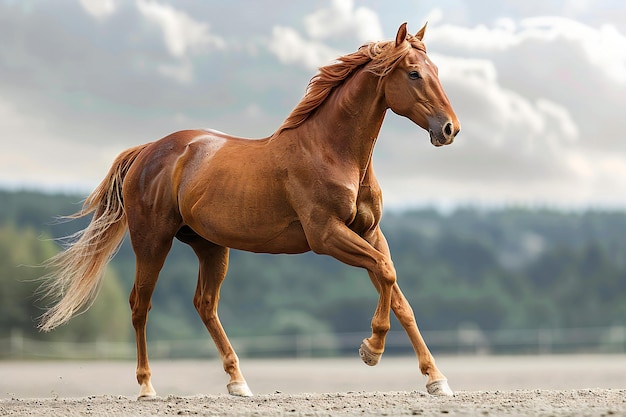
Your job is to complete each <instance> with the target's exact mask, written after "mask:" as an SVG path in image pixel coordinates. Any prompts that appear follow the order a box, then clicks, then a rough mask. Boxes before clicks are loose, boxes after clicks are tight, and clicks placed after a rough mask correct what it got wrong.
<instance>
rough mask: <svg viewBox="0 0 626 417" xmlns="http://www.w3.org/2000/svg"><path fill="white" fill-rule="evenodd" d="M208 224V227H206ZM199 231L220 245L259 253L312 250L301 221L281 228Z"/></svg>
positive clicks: (208, 228) (251, 226)
mask: <svg viewBox="0 0 626 417" xmlns="http://www.w3.org/2000/svg"><path fill="white" fill-rule="evenodd" d="M206 226H208V227H206ZM206 226H205V227H203V228H202V229H204V230H202V231H200V232H198V231H197V233H199V234H200V235H201V236H203V237H204V238H205V239H207V240H209V241H211V242H213V243H216V244H218V245H220V246H226V247H229V248H233V249H238V250H243V251H248V252H257V253H292V254H293V253H303V252H308V251H309V250H311V248H310V247H309V243H308V241H307V239H306V236H305V234H304V230H303V229H302V225H301V224H300V222H299V221H293V222H291V223H288V224H287V225H286V226H282V227H279V228H272V227H268V226H269V225H267V224H265V225H258V227H254V226H255V225H247V227H236V228H230V227H226V228H225V227H223V226H222V227H215V228H213V227H211V226H210V225H206Z"/></svg>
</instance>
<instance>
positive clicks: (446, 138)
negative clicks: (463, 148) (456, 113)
mask: <svg viewBox="0 0 626 417" xmlns="http://www.w3.org/2000/svg"><path fill="white" fill-rule="evenodd" d="M460 131H461V127H460V126H458V124H457V125H456V126H455V125H454V124H453V123H452V122H446V123H445V124H444V125H443V126H442V127H441V130H439V129H437V130H433V129H428V133H429V134H430V143H432V144H433V145H435V146H443V145H450V144H451V143H452V142H454V138H455V137H456V135H457V134H458V133H459V132H460Z"/></svg>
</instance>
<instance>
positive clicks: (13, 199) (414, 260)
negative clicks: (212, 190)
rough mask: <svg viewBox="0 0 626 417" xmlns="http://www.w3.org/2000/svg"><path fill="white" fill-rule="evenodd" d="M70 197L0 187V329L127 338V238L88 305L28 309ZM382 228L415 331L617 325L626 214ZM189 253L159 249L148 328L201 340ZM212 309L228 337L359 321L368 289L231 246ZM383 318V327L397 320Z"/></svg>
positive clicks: (486, 217)
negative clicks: (52, 321)
mask: <svg viewBox="0 0 626 417" xmlns="http://www.w3.org/2000/svg"><path fill="white" fill-rule="evenodd" d="M82 198H83V197H80V196H75V195H63V194H54V195H52V194H44V193H37V192H25V191H20V192H17V191H16V192H13V191H0V339H2V338H3V337H7V336H8V335H10V334H11V333H12V332H15V331H19V332H21V334H24V335H26V336H28V337H31V338H39V339H46V340H64V341H65V340H67V341H93V340H98V339H100V340H101V339H103V338H104V339H106V340H110V341H127V340H132V339H133V336H132V335H133V333H132V326H131V323H130V311H129V307H128V294H129V293H130V288H131V286H132V282H133V279H134V255H133V253H132V249H131V248H130V245H129V242H128V239H126V240H125V242H124V244H123V245H122V247H121V249H120V251H119V253H118V254H117V255H116V257H115V258H114V260H113V261H112V262H111V264H110V266H109V267H108V269H107V272H106V274H107V275H106V278H105V281H104V284H103V287H102V289H101V293H100V295H99V297H98V299H97V300H96V303H95V304H94V306H93V307H92V308H91V309H90V310H89V311H88V312H86V313H85V314H82V315H80V316H78V317H76V318H74V319H73V320H72V321H71V322H70V323H69V324H68V325H66V326H63V327H61V328H59V329H58V330H55V331H53V332H52V333H50V334H42V333H39V332H38V331H37V329H36V318H37V317H38V316H39V315H40V314H42V313H43V311H44V310H43V309H44V308H45V306H46V300H39V297H38V295H37V287H38V285H39V281H38V278H39V277H41V276H42V275H44V274H45V273H46V271H45V269H44V268H42V267H41V266H40V265H41V264H42V262H43V261H44V260H45V259H47V258H49V257H50V256H52V255H54V254H55V253H57V252H58V251H59V250H61V246H60V244H59V242H58V240H57V239H59V238H62V237H64V236H70V235H71V234H73V233H75V232H76V231H78V230H80V229H82V228H83V227H84V226H85V225H86V221H87V220H84V219H83V220H74V221H63V220H59V219H58V218H57V216H59V215H69V214H72V213H74V212H75V211H77V210H78V209H79V208H80V204H81V200H82ZM382 228H383V231H384V232H385V235H386V236H387V239H388V241H389V246H390V248H391V252H392V257H393V261H394V265H395V267H396V270H397V272H398V283H399V284H400V286H401V288H402V289H403V292H404V293H405V295H406V297H407V299H408V300H409V301H410V303H411V305H412V307H413V309H414V311H415V315H416V318H417V321H418V324H419V325H420V328H421V329H423V330H450V329H457V328H459V326H462V325H466V324H471V325H472V326H476V327H477V328H479V329H483V330H498V329H528V328H531V329H537V328H546V329H551V328H558V327H587V326H611V325H620V326H623V325H626V298H625V295H626V238H625V236H626V211H604V210H588V211H577V212H565V211H559V210H551V209H528V208H522V207H517V208H516V207H509V208H502V209H481V208H476V207H466V208H458V209H456V210H453V211H451V212H446V213H444V212H441V211H438V210H435V209H429V208H420V209H411V210H407V211H395V212H388V213H386V214H385V216H384V217H383V221H382ZM196 277H197V260H196V258H195V255H194V254H193V252H192V251H191V250H190V248H188V247H186V246H185V245H184V244H182V243H179V242H178V243H177V244H175V245H174V247H173V248H172V252H171V253H170V256H169V257H168V259H167V261H166V264H165V266H164V268H163V271H162V273H161V276H160V278H159V282H158V285H157V288H156V290H155V293H154V297H153V308H152V310H151V313H150V318H149V323H148V337H149V339H160V340H163V339H172V340H176V339H181V338H202V337H208V335H207V332H206V329H205V328H204V325H203V324H202V322H201V321H200V319H199V317H198V315H197V313H196V311H195V309H194V307H193V305H192V299H193V294H194V291H195V285H196ZM221 295H222V296H221V301H220V308H219V314H220V318H221V320H222V323H223V325H224V327H225V329H226V331H227V333H228V334H229V335H230V336H257V335H297V334H316V333H322V332H323V333H330V334H333V333H341V332H363V334H364V335H365V334H367V332H368V331H369V327H370V320H371V317H372V314H373V312H374V309H375V306H376V300H377V294H376V292H375V290H374V287H373V286H372V284H371V282H370V280H369V278H368V276H367V273H366V272H365V271H363V270H359V269H356V268H352V267H348V266H345V265H343V264H341V263H339V262H338V261H336V260H334V259H332V258H329V257H325V256H318V255H314V254H311V253H308V254H303V255H262V254H251V253H244V252H239V251H231V257H230V268H229V273H228V276H227V278H226V280H225V282H224V285H223V287H222V293H221ZM400 328H401V327H400V325H399V324H398V323H397V322H395V321H393V322H392V329H400Z"/></svg>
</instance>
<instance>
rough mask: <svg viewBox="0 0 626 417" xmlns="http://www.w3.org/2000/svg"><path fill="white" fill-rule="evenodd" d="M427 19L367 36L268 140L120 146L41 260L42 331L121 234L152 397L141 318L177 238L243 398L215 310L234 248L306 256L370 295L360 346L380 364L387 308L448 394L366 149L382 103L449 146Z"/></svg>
mask: <svg viewBox="0 0 626 417" xmlns="http://www.w3.org/2000/svg"><path fill="white" fill-rule="evenodd" d="M425 31H426V25H424V26H423V27H422V28H421V29H420V30H419V31H418V32H417V33H416V34H415V35H411V34H409V33H408V32H407V24H406V23H403V24H402V25H401V26H400V27H399V29H398V32H397V35H396V37H395V39H393V40H387V41H379V42H370V43H367V44H365V45H363V46H362V47H360V48H359V49H358V50H357V51H356V52H353V53H350V54H347V55H345V56H341V57H340V58H338V60H336V61H334V62H332V63H330V64H329V65H327V66H323V67H321V68H320V69H319V71H318V72H317V74H316V75H314V76H313V78H311V80H310V82H309V84H308V86H307V89H306V92H305V95H304V97H303V98H302V100H301V101H300V102H299V103H298V104H297V106H296V107H295V108H294V109H293V110H292V112H291V113H290V114H289V115H288V117H287V119H285V121H284V122H283V124H282V125H281V126H280V127H279V128H278V129H277V130H276V131H275V132H274V133H273V134H272V135H271V136H269V137H266V138H263V139H246V138H241V137H234V136H230V135H227V134H225V133H221V132H218V131H214V130H184V131H179V132H175V133H172V134H170V135H169V136H166V137H164V138H162V139H160V140H157V141H154V142H149V143H146V144H143V145H139V146H136V147H133V148H130V149H127V150H125V151H123V152H122V153H121V154H120V155H119V156H118V157H117V158H116V159H115V161H114V163H113V165H112V166H111V168H110V170H109V172H108V174H107V176H106V177H105V178H104V180H103V181H102V182H101V183H100V184H99V185H98V186H97V188H96V189H95V190H94V191H93V192H92V193H91V194H90V195H89V196H88V197H87V198H86V200H85V201H84V204H83V206H82V208H81V210H80V211H79V212H78V213H76V214H74V215H73V216H71V217H83V216H86V215H88V214H92V213H93V214H92V218H91V221H90V223H89V224H88V225H87V226H86V227H85V229H84V230H82V231H80V232H79V233H78V234H77V236H76V237H75V239H74V240H73V242H72V243H70V245H69V246H67V247H66V248H65V250H64V251H61V252H60V253H59V254H57V255H56V256H55V257H53V258H52V259H51V260H50V265H49V266H51V267H52V271H53V272H51V273H49V274H48V276H47V280H46V281H44V283H43V284H42V285H43V289H44V292H45V294H44V296H48V297H52V298H53V300H54V301H53V303H52V304H53V305H52V306H51V307H50V308H49V309H48V310H47V311H46V312H45V313H44V314H43V315H42V316H41V317H40V322H39V324H38V327H39V328H40V329H41V330H42V331H50V330H52V329H54V328H55V327H57V326H59V325H61V324H63V323H65V322H67V321H68V320H69V319H70V318H71V317H72V316H74V315H75V314H77V313H79V312H82V311H84V310H85V309H87V308H89V306H90V305H91V303H92V302H93V300H94V299H95V297H96V296H97V292H98V288H99V284H100V282H101V279H102V276H103V270H104V268H105V266H106V264H107V263H108V262H109V261H110V259H111V258H112V257H113V256H114V254H115V253H116V250H117V249H118V248H119V246H120V245H121V243H122V241H123V239H124V236H125V234H126V231H128V233H129V235H130V241H131V244H132V248H133V251H134V253H135V258H136V272H135V281H134V285H133V287H132V290H131V292H130V299H129V302H130V308H131V311H132V325H133V328H134V330H135V337H136V342H137V368H136V376H137V382H138V384H139V386H140V391H139V396H138V398H139V399H143V398H153V397H155V396H156V392H155V390H154V388H153V386H152V383H151V371H150V365H149V363H148V349H147V342H146V322H147V319H148V311H149V310H150V308H151V297H152V293H153V290H154V288H155V285H156V282H157V279H158V276H159V272H160V270H161V268H162V266H163V264H164V262H165V258H166V256H167V254H168V252H169V250H170V248H171V246H172V243H173V240H174V239H175V238H176V239H178V240H179V241H182V242H183V243H185V244H187V245H189V246H190V247H191V248H192V249H193V251H194V252H195V254H196V255H197V257H198V261H199V272H198V283H197V287H196V291H195V295H194V297H193V304H194V306H195V308H196V310H197V312H198V314H199V315H200V317H201V319H202V321H203V322H204V324H205V326H206V328H207V330H208V332H209V334H210V335H211V337H212V339H213V341H214V343H215V346H216V347H217V350H218V352H219V355H220V357H221V360H222V364H223V367H224V371H225V372H226V373H227V374H228V375H229V376H230V380H229V382H228V384H227V389H228V392H229V394H231V395H236V396H251V395H252V392H251V390H250V388H249V387H248V384H247V382H246V380H245V378H244V376H243V374H242V372H241V370H240V366H239V359H238V357H237V354H236V353H235V351H234V349H233V347H232V346H231V344H230V342H229V340H228V337H227V335H226V333H225V331H224V329H223V327H222V324H221V323H220V320H219V317H218V312H217V310H218V301H219V295H220V286H221V284H222V282H223V280H224V278H225V276H226V271H227V269H228V260H229V250H230V248H234V249H238V250H243V251H250V252H257V253H270V254H278V253H285V254H297V253H303V252H308V251H313V252H314V253H317V254H323V255H328V256H331V257H333V258H335V259H337V260H339V261H341V262H343V263H345V264H347V265H351V266H354V267H359V268H363V269H365V270H366V271H367V273H368V274H369V277H370V279H371V281H372V283H373V285H374V287H375V289H376V291H377V292H378V294H379V297H378V303H377V306H376V310H375V312H374V315H373V318H372V321H371V330H372V332H371V336H370V337H367V338H365V339H364V340H363V342H362V344H361V346H360V348H359V353H360V356H361V358H362V360H363V361H364V362H365V363H366V364H367V365H370V366H374V365H376V364H377V363H378V362H379V360H380V358H381V355H382V354H383V351H384V347H385V337H386V335H387V332H388V330H389V327H390V322H389V320H390V311H391V310H393V312H394V313H395V315H396V317H397V318H398V320H399V322H400V323H401V325H402V326H403V328H404V329H405V331H406V333H407V335H408V337H409V339H410V341H411V343H412V346H413V348H414V350H415V354H416V356H417V359H418V365H419V369H420V371H421V373H422V374H423V375H426V376H427V383H426V388H427V391H428V392H429V393H430V394H433V395H453V392H452V390H451V389H450V386H449V385H448V382H447V379H446V377H445V376H444V375H443V373H441V371H439V369H438V368H437V366H436V364H435V360H434V358H433V355H432V354H431V353H430V351H429V349H428V347H427V346H426V343H425V342H424V339H423V338H422V335H421V334H420V331H419V329H418V327H417V322H416V320H415V316H414V313H413V310H412V308H411V306H410V305H409V303H408V301H407V299H406V298H405V296H404V295H403V293H402V291H401V290H400V287H399V286H398V283H397V278H396V271H395V269H394V266H393V262H392V260H391V255H390V251H389V247H388V244H387V241H386V239H385V236H384V235H383V233H382V231H381V228H380V219H381V216H382V193H381V188H380V186H379V183H378V181H377V179H376V176H375V175H374V170H373V167H372V153H373V150H374V145H375V144H376V141H377V138H378V134H379V131H380V129H381V127H382V124H383V119H384V117H385V114H386V112H387V109H391V110H392V111H393V112H394V113H396V114H398V115H401V116H405V117H407V118H408V119H410V120H411V121H413V122H414V123H415V124H417V125H418V126H420V127H421V128H423V129H424V130H427V131H428V133H429V136H430V142H431V143H432V144H433V145H435V146H438V147H439V146H442V145H448V144H451V143H452V142H453V140H454V138H455V136H456V135H457V133H458V132H459V130H460V124H459V120H458V118H457V117H456V115H455V113H454V111H453V109H452V106H451V105H450V102H449V100H448V98H447V96H446V94H445V92H444V90H443V88H442V86H441V84H440V81H439V78H438V69H437V67H436V66H435V64H434V63H433V62H432V61H431V60H430V59H429V57H428V56H427V55H426V47H425V44H424V42H423V37H424V33H425Z"/></svg>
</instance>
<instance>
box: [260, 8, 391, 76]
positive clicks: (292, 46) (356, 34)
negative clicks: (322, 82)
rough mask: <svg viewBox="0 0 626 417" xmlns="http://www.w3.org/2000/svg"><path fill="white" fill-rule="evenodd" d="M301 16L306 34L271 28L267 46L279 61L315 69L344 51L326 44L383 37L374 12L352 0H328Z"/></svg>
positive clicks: (285, 28) (281, 28)
mask: <svg viewBox="0 0 626 417" xmlns="http://www.w3.org/2000/svg"><path fill="white" fill-rule="evenodd" d="M303 20H304V28H305V32H306V35H307V36H306V37H305V36H302V35H301V34H300V33H299V32H298V31H297V30H296V29H294V28H291V27H286V26H274V27H273V28H272V37H271V39H270V41H269V43H268V49H269V51H270V52H272V53H273V54H274V55H276V56H277V57H278V59H279V60H280V61H281V62H282V63H285V64H296V65H301V66H303V67H305V68H307V69H317V68H318V67H320V66H322V65H326V64H329V63H330V62H331V61H332V60H334V59H336V58H337V57H339V56H341V55H342V54H343V53H345V52H346V51H343V52H341V51H339V50H337V49H336V48H333V47H332V46H330V44H333V43H339V44H341V43H343V42H342V41H344V40H345V39H349V40H353V39H355V40H356V41H357V42H361V43H363V42H367V41H379V40H381V39H383V31H382V26H381V24H380V20H379V18H378V15H377V14H376V12H374V11H373V10H371V9H368V8H367V7H356V8H355V7H354V1H353V0H332V1H331V4H330V5H329V7H326V8H320V9H318V10H316V11H315V12H313V13H311V14H309V15H307V16H305V17H304V19H303ZM354 49H356V47H355V48H354Z"/></svg>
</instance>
